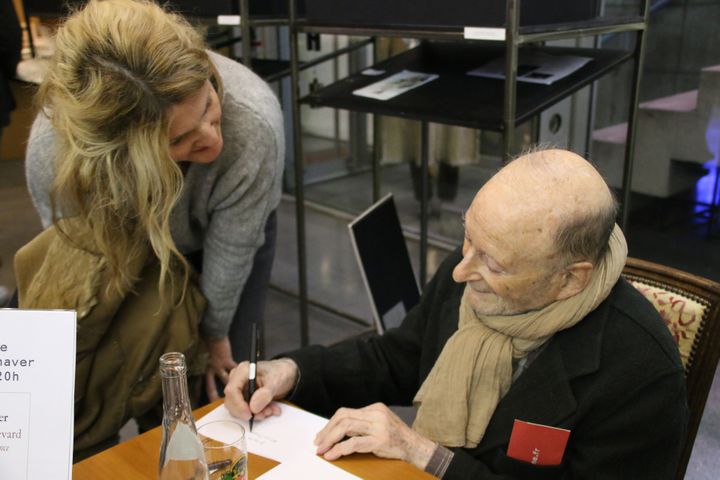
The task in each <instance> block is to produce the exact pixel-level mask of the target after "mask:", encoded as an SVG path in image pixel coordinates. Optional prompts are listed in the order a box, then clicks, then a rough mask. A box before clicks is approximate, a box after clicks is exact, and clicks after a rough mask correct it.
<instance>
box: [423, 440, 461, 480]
mask: <svg viewBox="0 0 720 480" xmlns="http://www.w3.org/2000/svg"><path fill="white" fill-rule="evenodd" d="M454 455H455V453H454V452H453V451H452V450H449V449H447V448H445V447H443V446H442V445H440V444H437V443H436V444H435V451H433V454H432V456H431V457H430V460H429V461H428V462H427V464H426V465H425V469H424V470H425V471H426V472H427V473H429V474H430V475H433V476H435V477H437V478H442V477H444V476H445V472H446V471H447V469H448V466H450V462H451V461H452V459H453V456H454Z"/></svg>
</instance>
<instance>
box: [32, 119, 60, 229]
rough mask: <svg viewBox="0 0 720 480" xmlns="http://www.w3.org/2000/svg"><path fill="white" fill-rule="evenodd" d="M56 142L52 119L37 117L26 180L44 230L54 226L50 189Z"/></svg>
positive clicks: (34, 124)
mask: <svg viewBox="0 0 720 480" xmlns="http://www.w3.org/2000/svg"><path fill="white" fill-rule="evenodd" d="M55 154H56V140H55V133H54V131H53V128H52V125H51V123H50V119H48V118H47V117H46V116H45V115H44V114H43V113H39V114H38V115H37V117H35V121H34V122H33V125H32V129H31V130H30V137H29V139H28V145H27V150H26V152H25V178H26V179H27V184H28V190H29V191H30V197H31V198H32V201H33V205H35V210H37V213H38V215H39V216H40V221H41V222H42V225H43V228H48V227H49V226H50V225H51V224H52V209H51V205H50V188H51V187H52V182H53V179H54V178H55V163H54V162H55Z"/></svg>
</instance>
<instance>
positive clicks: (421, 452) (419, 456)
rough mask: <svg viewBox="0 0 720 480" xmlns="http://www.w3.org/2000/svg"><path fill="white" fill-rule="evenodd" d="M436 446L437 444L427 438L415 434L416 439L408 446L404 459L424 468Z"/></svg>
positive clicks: (421, 468)
mask: <svg viewBox="0 0 720 480" xmlns="http://www.w3.org/2000/svg"><path fill="white" fill-rule="evenodd" d="M436 447H437V444H436V443H435V442H433V441H432V440H430V439H429V438H425V437H423V436H421V435H417V441H415V442H413V445H411V446H410V448H409V452H408V455H407V458H406V459H405V460H406V461H407V462H409V463H411V464H413V465H415V466H416V467H417V468H419V469H420V470H425V467H426V466H427V464H428V462H429V461H430V459H431V458H432V456H433V453H434V452H435V448H436Z"/></svg>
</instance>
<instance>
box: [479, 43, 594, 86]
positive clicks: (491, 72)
mask: <svg viewBox="0 0 720 480" xmlns="http://www.w3.org/2000/svg"><path fill="white" fill-rule="evenodd" d="M591 60H592V58H590V57H578V56H574V55H552V54H549V53H544V52H523V51H520V52H519V53H518V68H517V80H518V82H528V83H539V84H542V85H552V84H553V83H555V82H556V81H558V80H560V79H562V78H565V77H567V76H568V75H571V74H572V73H575V72H576V71H578V70H580V69H581V68H582V67H584V66H585V65H586V64H587V63H588V62H589V61H591ZM468 75H473V76H476V77H486V78H497V79H500V80H504V79H505V57H501V58H497V59H495V60H492V61H490V62H488V63H486V64H485V65H482V66H481V67H478V68H476V69H474V70H470V71H469V72H468Z"/></svg>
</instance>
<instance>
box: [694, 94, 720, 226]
mask: <svg viewBox="0 0 720 480" xmlns="http://www.w3.org/2000/svg"><path fill="white" fill-rule="evenodd" d="M705 141H706V142H707V147H708V150H709V151H710V152H711V153H712V155H713V158H712V159H711V160H708V161H707V162H705V164H704V167H705V168H706V169H707V170H708V174H707V175H705V176H704V177H702V178H701V179H700V180H698V181H697V184H696V185H695V201H696V202H698V203H704V204H706V205H707V204H714V203H715V202H716V201H717V198H713V195H716V194H717V192H714V191H713V189H714V188H715V182H716V179H717V176H718V159H720V108H718V107H715V108H713V111H712V115H710V121H709V122H708V126H707V129H706V130H705ZM706 208H707V207H704V206H702V205H696V206H695V211H696V212H701V211H703V210H705V209H706Z"/></svg>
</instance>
